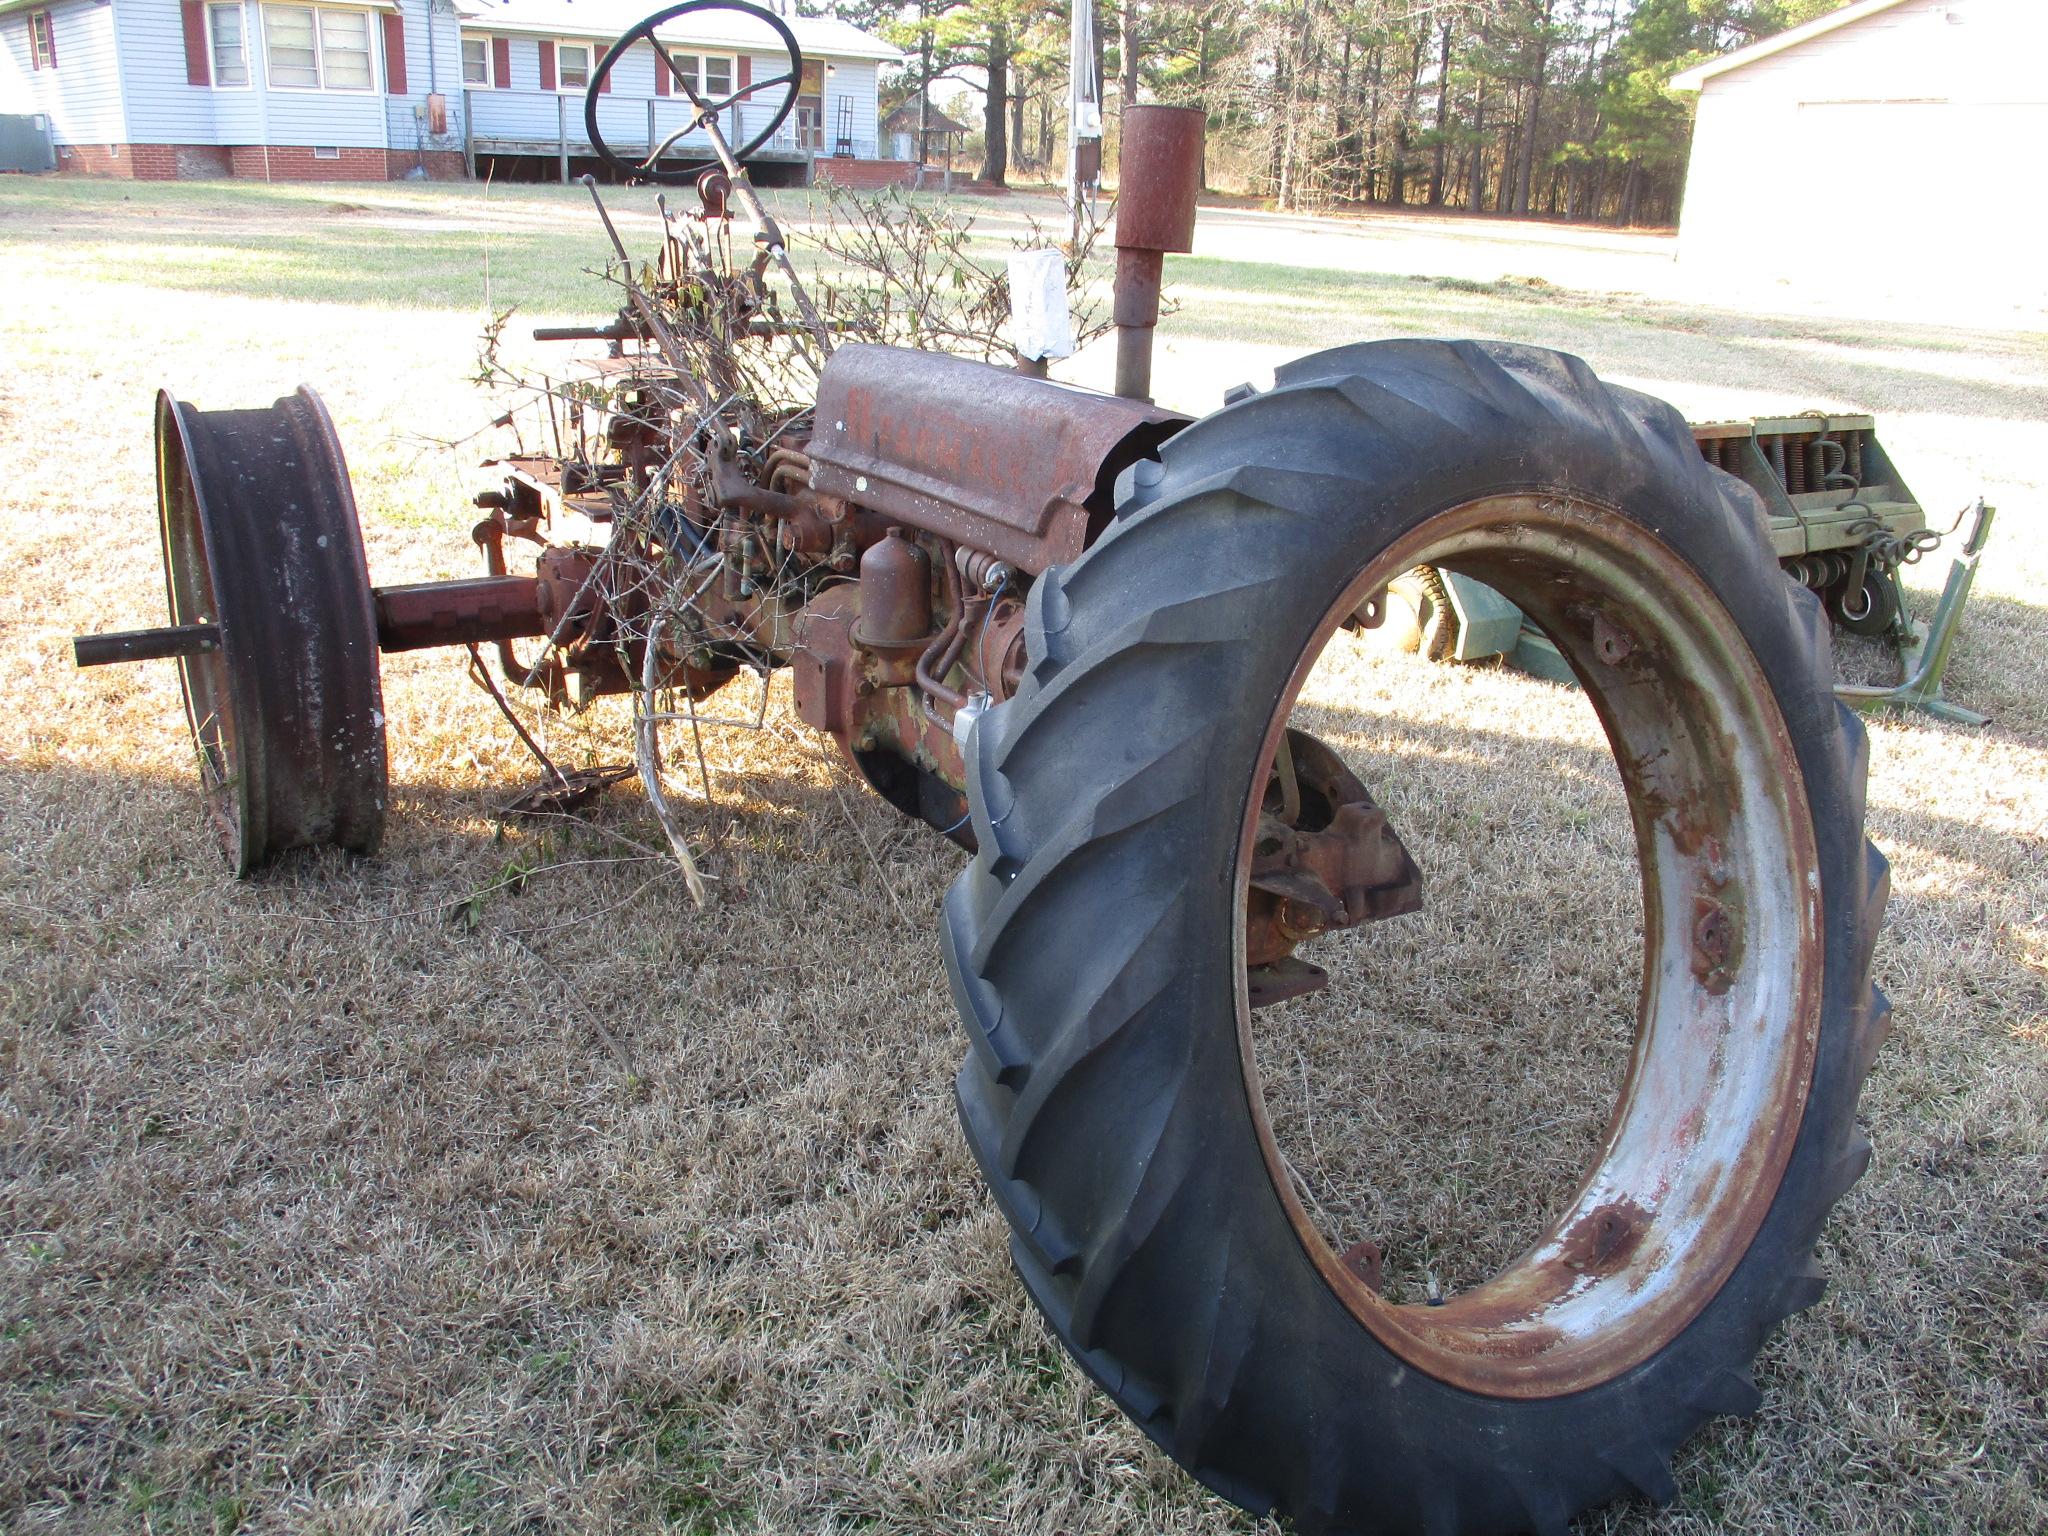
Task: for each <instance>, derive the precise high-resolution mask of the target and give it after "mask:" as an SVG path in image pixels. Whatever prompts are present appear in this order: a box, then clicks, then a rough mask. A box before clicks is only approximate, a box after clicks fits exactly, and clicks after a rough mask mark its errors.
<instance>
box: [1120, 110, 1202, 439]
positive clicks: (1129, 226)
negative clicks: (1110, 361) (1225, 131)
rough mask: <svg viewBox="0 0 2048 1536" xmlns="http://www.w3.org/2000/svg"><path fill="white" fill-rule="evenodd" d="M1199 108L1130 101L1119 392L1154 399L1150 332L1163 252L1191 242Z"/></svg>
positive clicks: (1198, 179)
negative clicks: (1134, 105)
mask: <svg viewBox="0 0 2048 1536" xmlns="http://www.w3.org/2000/svg"><path fill="white" fill-rule="evenodd" d="M1203 122H1204V117H1203V113H1202V110H1201V108H1199V107H1160V106H1137V107H1128V108H1126V109H1125V111H1124V122H1123V148H1122V150H1121V151H1120V153H1119V154H1118V157H1117V189H1116V289H1115V300H1114V315H1115V319H1116V392H1117V393H1118V394H1120V395H1124V396H1127V397H1128V398H1130V399H1132V400H1144V401H1148V402H1149V401H1150V400H1151V398H1152V331H1153V329H1154V327H1156V326H1157V325H1158V324H1159V279H1160V273H1161V271H1162V270H1163V268H1164V267H1165V264H1166V253H1167V252H1168V251H1174V252H1180V253H1185V252H1188V251H1192V250H1193V249H1194V248H1195V194H1196V193H1198V192H1199V191H1201V189H1202V128H1203Z"/></svg>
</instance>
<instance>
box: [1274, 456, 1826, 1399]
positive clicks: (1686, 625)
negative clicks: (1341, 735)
mask: <svg viewBox="0 0 2048 1536" xmlns="http://www.w3.org/2000/svg"><path fill="white" fill-rule="evenodd" d="M1424 564H1427V565H1431V566H1436V567H1440V568H1443V569H1447V570H1450V571H1454V572H1460V573H1463V574H1467V575H1470V576H1472V577H1474V578H1476V579H1478V580H1480V581H1483V582H1485V583H1486V584H1487V585H1489V586H1491V587H1493V588H1495V589H1496V590H1498V591H1500V592H1502V593H1503V594H1504V595H1506V596H1507V597H1509V598H1510V599H1511V600H1513V601H1514V602H1516V603H1517V604H1518V605H1519V606H1520V607H1521V608H1522V609H1523V611H1524V612H1525V613H1527V614H1529V615H1530V616H1531V617H1532V618H1533V619H1534V620H1535V621H1536V622H1537V623H1538V624H1540V625H1541V626H1542V628H1543V629H1544V630H1545V631H1546V633H1548V634H1549V635H1550V637H1551V638H1552V640H1553V641H1555V642H1556V644H1557V645H1558V647H1559V649H1560V650H1561V651H1563V652H1564V653H1565V655H1566V657H1567V659H1568V660H1570V662H1571V663H1572V665H1573V668H1574V670H1575V671H1576V672H1577V673H1578V675H1579V677H1580V680H1581V681H1582V683H1583V684H1584V685H1585V687H1586V692H1587V695H1588V698H1589V699H1590V701H1591V703H1592V705H1593V708H1594V710H1595V712H1596V713H1597V715H1598V717H1599V719H1600V722H1601V724H1602V726H1603V727H1604V729H1605V732H1606V735H1607V738H1608V741H1609V744H1610V746H1611V747H1612V749H1613V751H1614V755H1615V760H1616V764H1617V766H1618V767H1619V768H1620V770H1621V778H1622V782H1623V786H1624V791H1625V795H1626V799H1627V802H1628V806H1629V814H1630V818H1631V821H1632V823H1633V827H1634V832H1635V844H1636V854H1637V860H1638V864H1639V866H1640V871H1641V878H1642V912H1643V966H1642V979H1641V988H1640V993H1639V1002H1638V1008H1637V1020H1636V1037H1635V1044H1634V1049H1633V1052H1632V1055H1631V1059H1630V1063H1629V1067H1628V1070H1627V1072H1626V1074H1625V1077H1624V1079H1623V1081H1622V1083H1621V1086H1620V1090H1619V1093H1618V1096H1617V1098H1616V1101H1615V1104H1614V1107H1613V1112H1612V1116H1611V1118H1610V1120H1609V1124H1608V1130H1607V1133H1606V1136H1605V1138H1604V1140H1603V1142H1602V1144H1601V1146H1600V1148H1599V1150H1598V1152H1597V1153H1596V1154H1595V1157H1594V1160H1593V1163H1592V1164H1591V1166H1590V1167H1589V1168H1588V1169H1587V1170H1586V1172H1585V1175H1584V1177H1583V1179H1582V1180H1581V1182H1580V1183H1579V1185H1578V1187H1577V1189H1576V1191H1575V1193H1574V1194H1573V1195H1572V1196H1571V1197H1570V1199H1569V1200H1568V1201H1566V1202H1565V1205H1564V1207H1563V1209H1562V1213H1561V1214H1559V1215H1557V1216H1556V1217H1555V1218H1554V1219H1553V1220H1552V1221H1551V1222H1550V1224H1549V1226H1548V1227H1547V1228H1546V1229H1544V1230H1543V1231H1542V1233H1541V1234H1540V1235H1539V1236H1537V1237H1536V1238H1535V1240H1534V1241H1533V1242H1532V1243H1531V1244H1530V1245H1529V1246H1528V1247H1527V1248H1526V1249H1525V1250H1524V1251H1523V1252H1522V1253H1521V1255H1520V1256H1519V1257H1518V1258H1516V1259H1514V1260H1512V1261H1511V1262H1509V1263H1508V1264H1507V1265H1506V1266H1505V1267H1503V1268H1502V1269H1500V1270H1499V1271H1498V1272H1497V1273H1495V1274H1494V1275H1493V1276H1492V1277H1491V1278H1489V1279H1487V1280H1486V1281H1485V1282H1483V1283H1482V1284H1479V1285H1477V1286H1474V1287H1472V1288H1470V1289H1467V1290H1465V1291H1463V1292H1461V1293H1458V1294H1455V1295H1452V1296H1450V1297H1448V1298H1446V1299H1445V1300H1444V1301H1443V1302H1442V1303H1441V1304H1440V1305H1429V1306H1420V1305H1402V1304H1397V1303H1395V1302H1392V1301H1389V1300H1387V1299H1384V1298H1383V1297H1381V1296H1380V1295H1379V1294H1378V1292H1376V1291H1375V1290H1373V1289H1372V1288H1370V1287H1369V1286H1368V1285H1367V1284H1366V1283H1365V1281H1364V1280H1363V1279H1362V1278H1361V1277H1360V1276H1359V1275H1358V1274H1357V1273H1356V1272H1355V1271H1354V1270H1353V1269H1352V1268H1350V1267H1349V1266H1347V1265H1346V1264H1345V1263H1343V1262H1342V1260H1341V1259H1340V1258H1339V1256H1338V1254H1337V1251H1336V1250H1335V1249H1334V1248H1333V1247H1332V1245H1331V1243H1330V1242H1329V1240H1328V1239H1327V1237H1326V1236H1325V1235H1324V1234H1323V1232H1322V1231H1321V1230H1320V1229H1319V1228H1318V1226H1317V1224H1316V1223H1315V1222H1314V1221H1313V1220H1312V1219H1311V1217H1310V1215H1309V1214H1308V1212H1307V1210H1306V1209H1305V1207H1304V1204H1303V1202H1302V1200H1301V1199H1300V1197H1299V1195H1298V1194H1297V1192H1296V1190H1295V1187H1294V1175H1293V1174H1292V1172H1291V1170H1290V1169H1289V1167H1288V1165H1287V1162H1286V1159H1285V1158H1284V1156H1283V1154H1282V1151H1281V1149H1280V1147H1279V1145H1278V1143H1277V1142H1276V1140H1275V1138H1274V1134H1273V1128H1272V1125H1271V1123H1270V1120H1269V1117H1268V1114H1267V1111H1266V1095H1265V1084H1264V1083H1263V1082H1262V1081H1261V1079H1260V1075H1259V1070H1258V1066H1257V1064H1256V1061H1255V1059H1254V1050H1253V1038H1254V1037H1253V1018H1254V1015H1253V1014H1252V1012H1251V1009H1250V1006H1249V999H1248V995H1247V989H1246V985H1245V982H1244V979H1243V977H1244V968H1243V965H1242V960H1243V956H1244V944H1245V919H1244V915H1243V914H1244V901H1243V897H1244V896H1245V894H1246V893H1247V891H1248V879H1249V870H1250V864H1251V852H1252V843H1253V834H1254V831H1255V829H1256V823H1257V816H1256V807H1257V802H1258V796H1257V795H1251V796H1249V798H1248V804H1247V807H1246V810H1245V816H1244V829H1243V833H1242V835H1241V838H1240V846H1239V852H1238V872H1237V889H1238V891H1239V896H1240V900H1239V903H1238V907H1237V911H1238V918H1237V935H1236V947H1237V954H1238V958H1239V961H1240V963H1239V965H1238V966H1237V968H1236V969H1237V975H1238V977H1239V981H1238V996H1237V1014H1238V1024H1239V1042H1240V1047H1241V1055H1242V1060H1243V1066H1244V1072H1245V1080H1246V1085H1247V1094H1248V1098H1249V1101H1250V1108H1251V1111H1252V1116H1253V1120H1254V1123H1255V1125H1256V1127H1257V1130H1258V1135H1259V1140H1260V1144H1261V1147H1262V1149H1263V1151H1264V1154H1265V1158H1266V1162H1267V1165H1268V1171H1269V1173H1270V1174H1271V1175H1272V1180H1273V1185H1274V1188H1275V1191H1276V1193H1277V1194H1278V1195H1279V1197H1280V1199H1281V1201H1282V1202H1283V1204H1284V1205H1285V1207H1286V1209H1287V1212H1288V1215H1289V1218H1290V1220H1291V1221H1292V1223H1293V1226H1294V1228H1295V1230H1296V1232H1297V1234H1298V1235H1299V1236H1300V1238H1301V1241H1302V1243H1303V1245H1304V1248H1305V1249H1306V1251H1307V1253H1308V1255H1309V1257H1310V1258H1311V1260H1312V1261H1313V1262H1314V1263H1315V1265H1316V1266H1317V1268H1318V1270H1319V1271H1320V1272H1321V1273H1322V1275H1323V1276H1324V1278H1325V1280H1326V1281H1327V1283H1328V1284H1330V1286H1331V1287H1332V1288H1333V1289H1334V1290H1335V1291H1336V1292H1337V1294H1338V1295H1339V1296H1340V1297H1341V1298H1342V1299H1343V1301H1344V1303H1345V1304H1346V1306H1347V1307H1349V1308H1350V1310H1351V1311H1352V1313H1353V1314H1354V1315H1355V1316H1356V1317H1357V1318H1358V1319H1359V1321H1360V1322H1362V1323H1363V1324H1364V1325H1365V1326H1366V1327H1367V1328H1368V1329H1370V1330H1371V1332H1372V1333H1373V1334H1374V1335H1375V1336H1376V1337H1377V1338H1378V1339H1379V1340H1380V1341H1381V1342H1382V1343H1383V1344H1385V1345H1386V1346H1387V1347H1388V1348H1389V1349H1390V1350H1392V1351H1393V1352H1394V1353H1395V1354H1396V1355H1398V1356H1399V1357H1400V1358H1401V1359H1403V1360H1404V1361H1405V1362H1407V1363H1408V1364H1410V1365H1411V1366H1413V1367H1415V1368H1417V1369H1419V1370H1422V1371H1425V1372H1427V1373H1428V1374H1430V1375H1432V1376H1435V1377H1437V1378H1439V1379H1441V1380H1443V1381H1446V1382H1448V1383H1450V1384H1453V1385H1456V1386H1460V1387H1464V1388H1467V1389H1470V1390H1474V1391H1481V1392H1487V1393H1490V1394H1494V1395H1499V1396H1506V1397H1549V1396H1556V1395H1561V1394H1563V1393H1567V1392H1573V1391H1579V1390H1583V1389H1585V1388H1587V1387H1591V1386H1595V1385H1598V1384H1599V1383H1601V1382H1603V1381H1607V1380H1611V1379H1612V1378H1614V1377H1615V1376H1617V1375H1619V1374H1621V1373H1622V1372H1624V1371H1626V1370H1628V1369H1630V1368H1632V1367H1634V1366H1636V1365H1639V1364H1641V1363H1642V1362H1643V1361H1645V1360H1646V1359H1648V1358H1650V1357H1651V1356H1652V1355H1654V1354H1655V1353H1656V1352H1657V1351H1658V1350H1659V1349H1661V1348H1662V1347H1663V1346H1664V1345H1665V1344H1667V1343H1668V1342H1670V1340H1671V1339H1672V1338H1674V1337H1675V1336H1676V1335H1677V1334H1678V1333H1680V1332H1681V1331H1683V1329H1684V1328H1685V1327H1686V1326H1687V1325H1688V1324H1689V1323H1690V1322H1691V1321H1692V1320H1693V1319H1694V1318H1696V1317H1697V1316H1698V1315H1699V1314H1700V1313H1701V1311H1703V1310H1704V1309H1705V1308H1706V1307H1707V1306H1708V1305H1709V1304H1710V1303H1711V1301H1712V1300H1713V1298H1714V1296H1715V1295H1716V1294H1717V1293H1718V1292H1719V1290H1720V1288H1721V1287H1722V1285H1723V1284H1724V1283H1725V1282H1726V1281H1727V1279H1728V1277H1729V1275H1730V1274H1731V1273H1732V1272H1733V1271H1734V1269H1735V1266H1736V1264H1737V1263H1738V1262H1739V1261H1740V1259H1741V1257H1742V1255H1743V1254H1744V1252H1745V1251H1747V1249H1748V1247H1749V1245H1750V1242H1751V1241H1752V1239H1753V1238H1754V1237H1755V1235H1756V1233H1757V1231H1758V1229H1759V1227H1760V1226H1761V1224H1762V1222H1763V1219H1764V1217H1765V1215H1766V1213H1767V1212H1768V1210H1769V1208H1770V1205H1771V1202H1772V1200H1773V1198H1774V1197H1775V1195H1776V1192H1777V1189H1778V1185H1779V1182H1780V1179H1781V1178H1782V1176H1783V1173H1784V1170H1785V1166H1786V1163H1787V1161H1788V1159H1789V1158H1790V1156H1791V1152H1792V1148H1793V1144H1794V1141H1795V1139H1796V1137H1797V1134H1798V1130H1799V1124H1800V1119H1801V1115H1802V1112H1803V1108H1804V1105H1805V1102H1806V1098H1807V1093H1808V1090H1809V1088H1810V1086H1811V1083H1812V1078H1813V1071H1814V1060H1815V1053H1816V1047H1817V1044H1818V1017H1819V999H1820V982H1821V976H1820V961H1819V939H1818V935H1819V931H1820V883H1819V874H1818V853H1817V849H1816V844H1815V838H1814V832H1813V827H1812V824H1811V819H1810V815H1809V812H1808V808H1807V800H1806V795H1805V791H1804V779H1803V775H1802V773H1801V770H1800V767H1799V763H1798V760H1797V758H1796V756H1795V755H1794V752H1793V748H1792V745H1791V739H1790V735H1789V733H1788V731H1787V729H1786V726H1785V723H1784V720H1783V718H1782V717H1781V715H1780V713H1779V711H1778V709H1777V706H1776V704H1775V702H1774V699H1773V696H1772V693H1771V690H1770V686H1769V683H1768V679H1767V678H1766V676H1765V674H1764V672H1763V669H1762V668H1761V667H1760V666H1759V665H1758V663H1757V661H1756V659H1755V657H1754V655H1753V654H1752V653H1751V652H1750V650H1749V647H1748V645H1747V644H1746V642H1745V641H1744V640H1743V638H1742V635H1741V634H1740V632H1739V630H1738V629H1737V627H1736V625H1735V622H1734V620H1733V619H1732V618H1731V617H1730V615H1729V613H1728V611H1727V610H1726V608H1725V607H1724V606H1723V605H1722V604H1720V603H1719V602H1718V601H1717V600H1716V599H1715V598H1714V596H1713V594H1712V593H1711V591H1709V590H1708V588H1707V587H1706V585H1705V583H1704V582H1703V581H1702V580H1701V578H1700V577H1699V576H1698V575H1697V573H1695V572H1694V571H1693V570H1692V568H1691V567H1690V566H1688V565H1687V564H1686V563H1685V562H1684V561H1683V560H1681V559H1680V558H1679V557H1678V556H1677V555H1676V554H1675V553H1674V552H1673V551H1672V550H1671V549H1670V548H1669V547H1668V546H1667V545H1665V544H1664V543H1663V542H1662V541H1661V540H1659V539H1657V538H1656V537H1655V536H1654V535H1652V534H1651V533H1649V532H1648V531H1646V530H1645V529H1644V528H1643V527H1641V526H1640V525H1639V524H1637V523H1634V522H1632V521H1630V520H1629V519H1627V518H1625V517H1623V516H1620V515H1618V514H1617V513H1615V512H1614V511H1612V510H1611V509H1608V508H1605V507H1601V506H1598V505H1595V504H1593V503H1590V502H1587V501H1584V500H1579V499H1574V498H1570V497H1565V496H1557V495H1548V494H1514V495H1501V496H1494V497H1488V498H1485V499H1482V500H1478V501H1474V502H1470V503H1467V504H1464V505H1461V506H1457V507H1453V508H1450V509H1447V510H1445V511H1442V512H1439V513H1437V514H1435V515H1433V516H1431V517H1429V518H1427V519H1426V520H1424V521H1423V522H1422V523H1421V524H1420V525H1419V526H1418V527H1416V528H1415V529H1414V530H1412V531H1411V532H1410V533H1408V534H1406V535H1405V536H1403V537H1402V538H1400V539H1399V540H1397V541H1396V542H1395V543H1393V544H1392V545H1390V546H1389V547H1388V548H1387V549H1385V550H1383V551H1381V552H1380V553H1379V554H1378V555H1377V556H1376V557H1375V558H1373V559H1372V560H1371V561H1370V562H1369V563H1368V565H1367V566H1366V568H1365V569H1364V570H1363V571H1361V572H1360V573H1359V574H1358V576H1357V577H1356V578H1355V579H1354V580H1353V581H1352V582H1351V583H1350V584H1349V585H1348V586H1347V588H1346V589H1345V591H1344V592H1343V594H1342V595H1340V596H1339V598H1338V599H1337V600H1336V602H1334V603H1333V604H1332V605H1331V606H1330V608H1329V609H1328V611H1327V612H1326V613H1325V615H1324V616H1323V619H1322V621H1321V622H1320V624H1319V625H1318V626H1317V629H1316V631H1315V633H1314V635H1313V637H1312V639H1311V640H1310V642H1309V644H1308V645H1307V646H1306V647H1305V648H1304V650H1303V652H1302V655H1301V658H1300V660H1299V662H1298V663H1297V665H1296V668H1295V670H1294V673H1293V675H1292V676H1291V677H1290V679H1289V680H1288V683H1287V686H1286V688H1285V690H1284V692H1283V694H1282V696H1281V699H1280V701H1279V704H1278V707H1277V708H1276V710H1275V711H1274V714H1273V716H1272V719H1271V721H1270V723H1269V725H1268V728H1267V731H1266V736H1265V741H1264V745H1263V748H1262V752H1261V756H1260V759H1259V762H1258V763H1257V765H1256V770H1255V772H1254V774H1253V775H1252V777H1251V779H1250V781H1249V783H1250V784H1251V785H1256V786H1263V785H1264V784H1265V783H1266V782H1267V778H1268V776H1269V775H1270V774H1271V772H1272V771H1273V764H1274V761H1275V757H1276V749H1277V745H1278V742H1279V739H1280V734H1281V730H1282V728H1283V727H1284V726H1285V724H1286V723H1287V720H1288V717H1289V715H1290V713H1291V711H1292V709H1293V705H1294V702H1295V700H1296V698H1297V697H1298V696H1299V694H1300V692H1301V689H1302V685H1303V683H1304V681H1305V680H1306V678H1307V676H1308V674H1309V671H1310V670H1311V668H1312V667H1313V666H1314V663H1315V661H1316V659H1317V657H1318V656H1319V655H1320V654H1321V653H1322V651H1323V649H1324V647H1325V646H1326V644H1327V643H1328V641H1329V639H1330V637H1331V635H1332V634H1334V633H1335V631H1336V629H1337V627H1338V625H1339V624H1340V622H1341V621H1342V620H1343V619H1344V618H1345V617H1347V616H1348V615H1350V614H1352V613H1354V612H1356V611H1358V610H1359V608H1360V607H1361V605H1362V604H1364V603H1365V602H1367V601H1368V600H1369V599H1370V598H1371V597H1372V596H1373V594H1375V593H1377V592H1378V591H1379V590H1380V589H1381V588H1383V587H1384V586H1385V585H1386V583H1387V582H1388V581H1389V580H1390V579H1392V578H1393V577H1394V576H1396V575H1398V574H1399V573H1400V572H1402V571H1404V570H1407V569H1409V568H1412V567H1414V566H1417V565H1424ZM1423 878H1424V881H1425V889H1427V885H1426V882H1427V880H1428V870H1427V869H1426V868H1425V869H1424V871H1423ZM1433 899H1434V896H1433V895H1432V897H1431V898H1426V904H1425V907H1424V911H1423V915H1422V916H1421V917H1420V918H1419V919H1411V920H1412V921H1424V922H1427V921H1430V916H1429V911H1430V907H1429V905H1428V902H1429V901H1430V900H1433Z"/></svg>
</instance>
